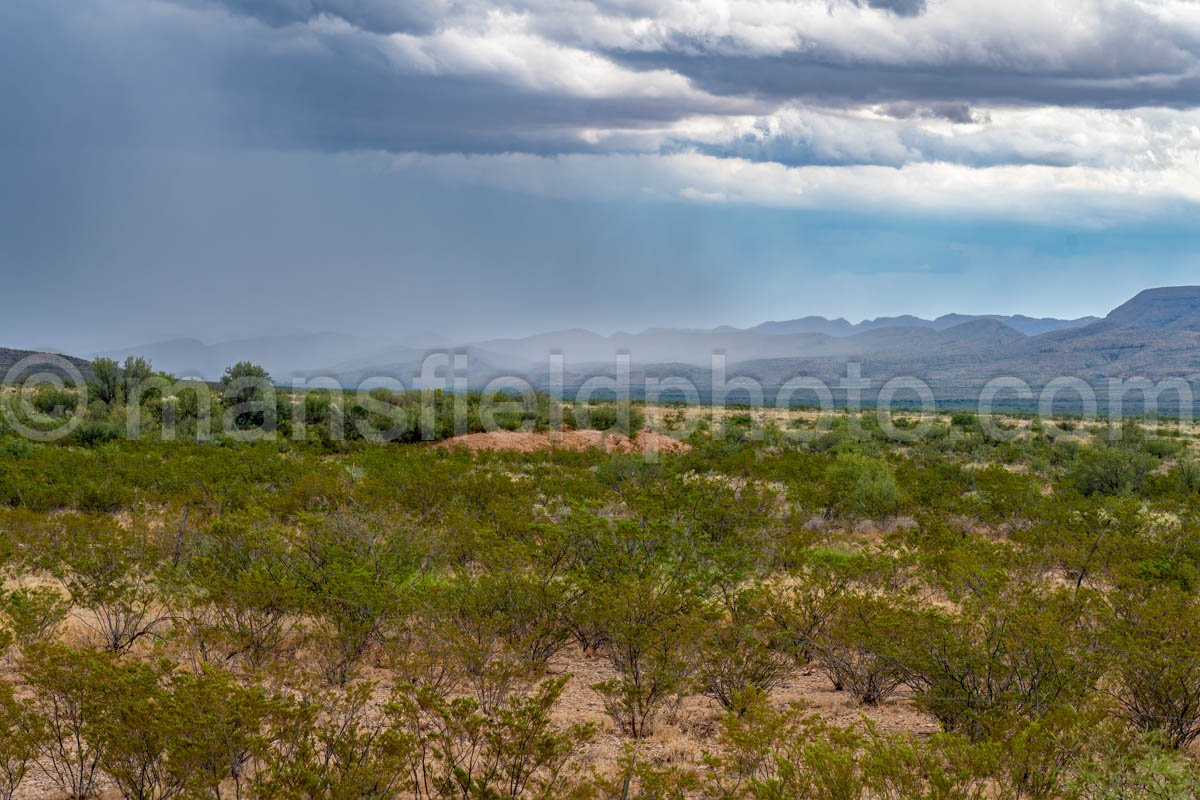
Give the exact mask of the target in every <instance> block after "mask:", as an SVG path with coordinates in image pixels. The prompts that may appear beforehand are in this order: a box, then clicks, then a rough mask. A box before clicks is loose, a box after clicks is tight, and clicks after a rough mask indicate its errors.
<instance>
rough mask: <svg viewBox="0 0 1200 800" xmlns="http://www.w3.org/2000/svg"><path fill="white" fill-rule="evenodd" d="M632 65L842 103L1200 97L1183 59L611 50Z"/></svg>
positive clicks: (753, 92)
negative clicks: (896, 58)
mask: <svg viewBox="0 0 1200 800" xmlns="http://www.w3.org/2000/svg"><path fill="white" fill-rule="evenodd" d="M610 55H611V56H612V57H613V58H615V59H618V60H619V61H621V62H622V63H623V64H626V65H628V66H629V67H631V68H634V69H669V70H673V71H675V72H678V73H680V74H682V75H686V76H687V77H688V78H690V79H692V80H693V81H695V83H696V85H697V86H699V87H700V88H702V89H705V90H706V91H709V92H712V93H714V94H719V95H730V96H752V97H757V98H760V99H763V100H774V101H786V100H796V101H800V102H807V103H812V104H816V105H823V106H830V107H844V106H848V105H855V104H861V103H886V104H895V103H903V102H912V103H915V104H920V105H923V106H925V107H929V106H930V105H931V104H935V103H938V104H944V103H969V104H986V103H998V104H1039V105H1053V106H1086V107H1093V108H1114V109H1121V108H1140V107H1144V106H1153V105H1165V106H1172V107H1178V108H1192V107H1195V106H1196V105H1198V104H1200V76H1198V75H1197V74H1196V73H1195V72H1193V71H1192V69H1191V66H1190V65H1189V66H1188V68H1187V69H1184V67H1183V65H1179V67H1178V73H1177V74H1161V73H1154V74H1142V73H1140V72H1139V73H1134V74H1129V75H1117V76H1114V75H1113V74H1112V71H1111V69H1110V68H1109V67H1108V65H1097V69H1096V71H1095V72H1094V73H1088V72H1086V71H1082V70H1075V71H1071V72H1062V73H1037V72H1026V71H1012V70H997V69H984V68H978V67H961V66H955V67H948V68H945V69H936V70H935V69H930V68H928V67H925V66H914V67H903V66H876V65H871V64H858V65H847V64H837V63H829V62H828V61H825V62H822V61H821V60H819V58H814V57H812V56H809V55H805V56H793V55H788V56H762V57H751V56H739V55H732V56H731V55H722V54H696V53H687V52H663V53H646V52H629V51H613V52H611V53H610Z"/></svg>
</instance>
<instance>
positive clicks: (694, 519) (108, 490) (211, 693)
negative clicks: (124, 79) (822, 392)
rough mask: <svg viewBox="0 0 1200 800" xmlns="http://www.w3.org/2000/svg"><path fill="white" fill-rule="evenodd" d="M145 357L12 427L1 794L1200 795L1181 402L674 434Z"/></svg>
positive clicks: (1197, 630)
mask: <svg viewBox="0 0 1200 800" xmlns="http://www.w3.org/2000/svg"><path fill="white" fill-rule="evenodd" d="M131 370H132V371H133V372H134V373H135V374H139V375H140V376H142V377H145V378H151V377H153V374H152V371H151V370H150V368H149V365H145V364H137V363H132V364H126V365H125V367H124V369H120V368H118V367H117V366H116V365H115V364H111V365H110V364H105V365H101V364H97V365H96V369H95V379H96V381H97V384H99V385H100V392H92V393H90V396H91V397H92V398H93V399H92V402H91V404H90V405H89V406H88V408H87V409H86V413H85V419H84V420H83V421H82V423H81V424H80V425H79V427H77V428H76V429H75V432H74V433H73V434H72V435H71V436H70V437H68V438H67V439H64V440H62V441H60V442H56V443H36V442H34V443H31V442H29V441H27V440H26V439H24V438H21V437H19V436H16V435H15V434H14V433H13V432H12V431H9V430H7V429H5V428H3V427H0V565H2V567H3V571H4V572H3V575H4V585H3V593H2V595H0V622H2V626H3V633H2V634H0V646H2V648H3V661H2V666H0V797H70V798H80V799H82V798H88V797H93V796H98V795H100V794H102V793H109V796H121V797H129V798H214V800H221V798H247V799H249V798H300V797H308V798H329V799H330V800H333V799H334V798H338V799H341V798H391V797H396V798H463V799H464V800H466V799H468V798H470V799H479V800H483V799H485V798H487V799H489V800H490V799H491V798H566V797H576V798H614V800H615V798H622V799H623V800H624V799H625V798H646V799H647V800H649V799H650V798H655V799H656V800H657V799H660V798H661V799H662V800H667V799H668V798H680V799H683V798H702V799H704V800H740V799H741V798H753V799H755V800H782V799H783V798H805V799H808V798H811V799H812V800H874V799H876V798H879V799H886V800H891V799H892V798H894V799H895V800H901V799H904V800H908V799H910V798H928V800H951V799H952V798H953V799H957V798H980V799H981V800H982V799H984V798H1030V799H1033V798H1045V799H1046V800H1051V799H1054V800H1059V799H1063V800H1065V799H1066V798H1072V799H1074V798H1079V799H1080V800H1110V799H1113V798H1162V800H1167V799H1168V798H1172V799H1173V798H1184V797H1193V796H1197V794H1198V793H1200V768H1198V764H1197V761H1196V748H1197V742H1198V741H1200V601H1198V599H1197V591H1200V571H1198V570H1200V479H1198V478H1197V475H1200V462H1198V461H1196V460H1195V456H1194V455H1193V454H1194V451H1195V448H1196V440H1195V434H1194V431H1192V430H1191V429H1190V428H1187V427H1181V426H1178V425H1172V424H1170V423H1157V422H1153V421H1149V420H1140V421H1134V422H1131V423H1128V424H1126V425H1125V426H1123V427H1117V428H1115V429H1114V428H1113V427H1112V426H1110V425H1108V424H1101V423H1084V422H1075V423H1064V424H1059V425H1054V426H1047V425H1043V424H1042V423H1040V422H1037V421H1032V420H1028V419H1019V418H1015V417H1014V418H1011V419H1008V420H1004V421H1003V424H1002V427H1003V428H1004V429H1005V431H1006V432H1008V433H1009V434H1011V435H1006V436H1004V437H1003V438H1002V439H1001V438H999V437H994V436H992V435H989V433H988V432H987V430H986V429H985V427H984V426H981V425H980V424H979V421H978V420H977V419H975V418H974V417H973V416H972V415H970V414H962V413H960V414H955V415H953V416H945V417H942V416H939V417H936V418H934V419H930V420H927V422H928V423H929V431H928V433H927V434H926V435H924V436H922V437H920V438H918V439H916V440H914V441H897V440H896V439H895V437H892V436H889V435H887V434H886V432H885V431H884V430H883V428H882V427H881V426H880V424H879V420H878V419H877V418H876V416H875V415H873V414H862V415H860V416H854V417H849V416H847V415H846V414H839V415H835V417H834V418H833V419H832V420H829V421H827V422H828V423H829V424H827V425H824V426H823V427H822V428H821V429H820V430H819V431H818V430H816V423H815V422H814V420H813V419H812V418H811V415H808V414H805V413H802V412H796V413H795V414H790V415H789V414H787V413H781V414H772V415H765V416H763V415H760V416H759V417H757V418H756V417H755V416H754V415H753V414H752V413H751V412H749V411H741V410H734V411H732V412H731V413H728V414H726V415H724V416H720V417H716V416H714V415H711V414H710V415H708V416H709V418H706V419H702V420H701V421H700V424H698V425H695V426H693V427H694V430H693V432H691V433H690V434H689V436H688V439H687V445H688V448H687V449H680V450H677V451H668V452H662V453H659V454H658V455H657V457H656V458H646V457H644V456H643V455H641V454H639V453H636V452H607V451H605V450H604V449H602V448H593V449H586V450H579V451H573V450H567V449H563V448H553V447H551V448H548V449H545V450H542V451H538V452H503V451H489V452H473V451H471V450H468V449H455V448H445V447H439V446H436V445H434V444H431V443H428V442H424V443H422V442H421V441H420V437H417V436H402V437H399V438H400V441H398V442H395V443H393V444H389V445H374V444H370V443H369V442H367V441H366V439H367V438H368V437H364V436H362V435H361V430H362V425H368V426H374V427H382V426H388V425H392V424H395V421H396V417H395V416H388V414H389V413H390V412H388V410H387V409H389V408H396V407H400V408H405V409H407V418H408V419H409V420H414V419H419V416H420V414H421V413H422V411H423V410H424V409H425V408H428V405H426V406H421V405H420V402H419V400H418V399H416V398H412V399H406V398H400V397H395V396H391V397H388V398H385V397H383V396H382V395H377V396H375V397H372V395H370V394H367V395H362V396H358V395H355V396H352V397H348V398H337V397H334V396H333V395H331V394H323V393H320V392H312V393H307V394H304V395H291V394H287V393H280V395H279V396H278V397H276V398H274V399H273V403H272V405H270V406H269V407H264V403H263V398H262V397H259V396H257V395H256V394H255V390H253V389H247V388H246V385H244V384H239V383H238V381H239V379H240V378H244V377H254V369H253V365H238V366H237V367H235V368H232V369H231V370H230V373H229V375H228V376H227V378H228V380H227V381H225V382H224V385H223V387H222V389H223V390H224V391H223V392H217V395H216V396H217V398H218V400H217V402H216V403H214V404H213V405H214V407H213V408H211V409H204V408H203V407H202V404H197V403H196V402H194V400H195V398H196V397H198V396H199V394H200V393H199V392H191V393H189V392H187V391H186V390H185V391H182V392H181V393H179V394H169V395H165V394H163V393H161V392H155V391H144V390H143V386H142V384H141V382H140V381H139V383H138V384H130V383H127V382H126V380H125V378H126V376H128V375H129V374H130V372H131ZM135 385H136V386H137V390H136V391H131V387H133V386H135ZM72 391H73V390H72V389H71V388H69V387H67V388H60V389H43V390H39V393H38V394H37V395H36V397H35V400H36V408H37V410H38V411H39V413H41V414H42V415H44V416H45V417H46V418H47V419H50V418H53V417H54V416H55V415H56V414H62V413H65V412H64V411H63V409H64V408H69V407H70V406H71V401H72V397H71V394H72ZM189 396H191V397H192V399H191V400H189ZM373 400H374V401H378V402H377V404H373V403H372V401H373ZM385 400H386V401H387V402H385ZM480 400H481V398H479V397H478V396H472V397H468V398H455V397H453V396H450V395H445V396H442V395H438V396H437V397H434V398H433V400H432V402H433V405H432V412H431V413H432V414H433V418H434V421H435V425H434V429H435V430H436V431H437V436H436V437H435V438H437V439H443V438H450V437H452V436H453V434H454V433H455V432H456V430H457V429H456V428H455V422H454V420H455V418H456V417H455V414H460V413H464V412H465V413H466V415H467V423H466V428H467V430H468V431H477V430H481V429H482V428H483V427H484V425H483V423H482V421H480V419H479V414H480V409H481V406H483V405H486V404H483V403H481V402H480ZM510 400H512V398H510ZM408 403H411V405H405V404H408ZM131 407H132V409H133V411H132V413H133V414H135V415H137V416H138V417H139V418H142V417H144V418H145V422H146V423H147V424H146V429H147V430H152V431H155V432H156V435H148V436H142V437H141V438H139V439H137V440H131V439H129V438H127V437H125V436H123V435H122V431H123V430H124V429H125V428H124V426H125V425H126V422H127V420H128V419H129V417H130V413H131V412H130V409H131ZM484 410H485V412H487V413H491V410H489V409H484ZM590 411H592V413H590V414H589V415H587V416H588V417H589V421H588V424H591V425H592V426H594V427H610V426H611V427H615V426H617V424H618V423H619V421H620V418H621V417H622V416H623V415H624V412H625V410H623V409H616V408H614V407H612V406H609V405H605V404H600V405H598V406H597V407H596V409H590ZM691 411H692V410H691V409H683V408H680V407H673V408H641V407H635V408H634V409H632V411H631V412H630V413H629V414H628V416H629V419H630V420H632V421H633V423H632V424H634V425H636V426H637V427H638V428H640V427H642V426H643V425H645V426H650V427H654V428H658V429H661V430H662V431H663V432H666V433H669V432H670V429H671V428H672V427H674V428H681V427H682V423H683V419H684V417H685V416H686V414H687V413H690V412H691ZM204 413H211V414H214V415H215V414H229V415H231V419H233V421H234V423H235V424H234V427H235V428H236V429H238V430H249V429H252V428H261V427H262V426H264V425H268V426H270V425H274V426H276V427H277V428H280V429H283V428H287V427H289V426H294V425H296V424H298V423H299V424H303V425H305V426H306V430H305V432H304V435H303V436H301V437H294V436H288V437H274V438H269V439H259V440H252V439H253V437H250V438H247V437H239V436H228V435H221V434H214V435H212V436H209V437H201V436H198V435H197V431H198V429H197V427H196V426H197V423H198V421H199V419H200V418H201V416H202V415H203V414H204ZM499 414H500V415H501V420H500V422H501V423H502V424H501V427H507V428H511V429H516V428H519V427H521V426H522V425H526V426H529V427H530V428H531V429H533V430H538V429H543V430H544V429H546V428H547V427H549V425H550V414H551V410H550V406H549V404H548V403H547V402H546V399H545V398H542V397H538V396H534V397H531V398H524V399H522V400H520V402H519V403H516V404H515V405H510V406H509V407H506V408H505V409H504V410H502V411H500V412H499ZM505 415H507V416H505ZM164 417H165V418H166V419H167V420H168V421H169V422H171V423H172V424H173V432H174V433H173V438H172V437H165V436H163V435H161V431H163V430H164V429H165V428H164V425H163V419H164ZM570 417H571V415H568V420H567V422H568V423H570V422H571V419H570ZM356 420H357V421H358V422H359V423H361V425H356V424H355V421H356ZM893 423H894V425H893V426H894V427H896V428H901V429H903V428H904V427H905V426H908V425H911V424H912V420H909V421H905V420H902V419H898V420H894V421H893ZM4 424H5V423H0V426H3V425H4ZM579 424H581V425H583V424H585V423H583V422H580V423H579ZM852 429H854V430H858V431H860V432H862V433H861V435H851V431H852ZM334 430H341V431H342V432H343V434H344V435H341V436H334V435H331V434H330V431H334ZM797 430H804V431H813V432H814V435H812V436H805V437H803V440H801V439H799V438H798V437H796V436H793V435H791V434H792V433H794V432H795V431H797ZM356 432H358V433H359V435H355V433H356ZM634 432H635V431H632V430H629V429H627V430H626V431H625V433H626V434H629V433H634Z"/></svg>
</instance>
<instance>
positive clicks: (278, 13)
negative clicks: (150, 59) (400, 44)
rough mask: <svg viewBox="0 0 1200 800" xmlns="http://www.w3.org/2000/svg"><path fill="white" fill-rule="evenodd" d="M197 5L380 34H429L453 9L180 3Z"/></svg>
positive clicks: (375, 1)
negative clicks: (335, 22) (323, 21)
mask: <svg viewBox="0 0 1200 800" xmlns="http://www.w3.org/2000/svg"><path fill="white" fill-rule="evenodd" d="M177 2H180V3H184V4H188V5H193V6H202V5H215V6H224V7H225V8H227V9H229V10H230V11H232V12H233V13H235V14H241V15H244V16H247V17H253V18H254V19H257V20H260V21H262V22H265V23H266V24H268V25H273V26H283V25H294V24H297V23H304V22H309V21H310V20H313V19H316V18H317V17H320V16H322V15H325V16H330V17H335V18H337V19H342V20H345V21H346V22H348V23H349V24H351V25H353V26H355V27H356V28H361V29H363V30H367V31H374V32H376V33H399V32H406V33H425V32H428V31H429V30H431V29H432V28H433V27H434V26H435V25H436V24H437V21H438V19H439V17H440V16H441V15H442V14H444V13H445V12H446V11H447V10H448V7H449V5H450V4H449V3H448V2H445V1H444V0H177Z"/></svg>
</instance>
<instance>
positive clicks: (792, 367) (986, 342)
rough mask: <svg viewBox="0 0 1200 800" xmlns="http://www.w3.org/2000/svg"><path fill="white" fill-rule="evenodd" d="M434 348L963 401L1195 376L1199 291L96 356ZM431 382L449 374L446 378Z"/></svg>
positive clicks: (488, 359) (526, 365) (475, 369)
mask: <svg viewBox="0 0 1200 800" xmlns="http://www.w3.org/2000/svg"><path fill="white" fill-rule="evenodd" d="M430 352H441V353H446V352H453V353H456V354H459V355H462V356H465V357H466V363H467V370H466V376H467V378H468V384H469V385H470V386H471V388H475V389H478V388H482V387H483V386H484V385H485V384H486V382H487V381H488V380H490V379H492V378H494V377H497V376H502V375H506V376H518V377H523V378H526V379H529V380H530V381H531V382H533V383H534V384H535V385H537V386H544V385H546V383H547V382H548V381H549V379H550V377H549V376H550V373H549V365H550V358H551V356H552V355H554V354H560V355H561V356H562V361H563V362H564V365H565V374H564V380H565V383H566V385H567V386H573V385H578V384H580V383H582V382H583V381H584V380H586V379H587V378H589V377H593V376H597V375H611V374H613V373H614V370H615V364H616V360H617V357H618V355H620V354H627V355H628V357H629V360H630V362H631V363H632V371H633V373H634V380H635V386H636V385H640V380H641V379H642V378H644V377H659V378H663V377H671V376H677V377H683V378H687V379H689V380H692V381H693V382H696V383H697V384H698V385H706V384H707V383H708V381H709V379H710V376H711V369H712V367H713V357H714V355H718V356H721V357H723V358H724V363H725V371H726V375H727V376H728V377H729V378H732V377H734V376H749V377H754V378H756V379H758V380H759V381H760V382H762V383H763V384H764V385H767V386H778V385H779V384H781V383H783V382H784V381H786V380H788V379H790V378H792V377H796V376H801V375H808V376H813V377H818V378H821V379H823V380H836V379H837V378H839V377H842V376H844V375H845V374H846V367H847V364H848V363H849V362H857V363H859V364H861V369H862V373H863V375H864V376H865V377H867V378H869V379H870V380H872V381H873V382H875V385H878V383H879V382H881V381H883V380H886V379H887V378H889V377H893V376H897V375H911V376H914V377H918V378H921V379H923V380H925V381H926V382H928V383H929V384H931V385H932V386H933V387H934V389H935V391H936V392H937V393H938V394H939V395H942V396H946V397H950V396H955V395H956V394H959V393H961V394H962V395H963V396H964V397H965V396H967V395H968V394H969V391H968V390H971V389H973V388H977V387H978V386H981V385H982V384H983V383H985V382H986V381H987V380H990V379H991V378H994V377H999V376H1014V377H1019V378H1021V379H1023V380H1026V381H1027V382H1029V383H1030V384H1032V385H1035V386H1036V385H1039V384H1044V383H1045V382H1047V381H1049V380H1051V379H1053V378H1055V377H1059V376H1072V377H1080V378H1083V379H1085V380H1087V381H1089V382H1093V383H1094V382H1099V381H1103V380H1104V379H1106V378H1129V377H1134V376H1138V377H1147V378H1151V379H1160V378H1164V377H1173V376H1183V377H1190V376H1193V375H1195V374H1200V286H1183V287H1168V288H1158V289H1148V290H1146V291H1143V292H1141V293H1140V294H1138V295H1137V296H1136V297H1134V298H1132V299H1131V300H1129V301H1128V302H1126V303H1124V304H1122V305H1121V306H1119V307H1117V308H1115V309H1113V310H1112V311H1111V312H1110V313H1109V314H1108V315H1107V316H1105V317H1103V318H1097V317H1084V318H1080V319H1054V318H1041V319H1035V318H1031V317H1025V316H998V315H965V314H947V315H945V316H941V317H938V318H937V319H933V320H929V319H922V318H919V317H914V316H898V317H881V318H878V319H874V320H867V321H864V322H860V323H857V324H852V323H850V322H848V321H846V320H844V319H826V318H824V317H803V318H798V319H793V320H784V321H773V322H765V323H763V324H761V325H756V326H754V327H752V328H744V329H740V328H733V327H729V326H722V327H717V328H711V329H675V328H651V329H648V330H645V331H642V332H640V333H615V334H612V335H609V336H604V335H601V334H598V333H594V332H592V331H589V330H584V329H572V330H564V331H554V332H549V333H542V334H537V335H533V336H526V337H519V338H502V339H490V340H484V341H477V342H465V343H452V342H448V341H445V340H440V339H438V338H437V337H434V336H432V335H426V336H422V337H419V338H418V339H413V340H410V341H407V342H401V343H395V344H390V345H379V344H377V343H376V344H373V343H371V342H369V341H367V340H364V339H361V338H358V337H354V336H348V335H345V334H337V333H321V334H308V335H303V336H275V337H264V338H259V339H244V340H238V341H230V342H222V343H217V344H205V343H203V342H200V341H198V340H194V339H174V340H168V341H163V342H157V343H152V344H147V345H142V346H138V347H132V348H125V349H121V350H115V351H108V352H104V353H96V354H92V356H91V357H96V356H100V355H104V356H109V357H114V358H117V359H121V358H124V357H125V356H126V355H143V356H145V357H147V358H149V359H150V360H151V361H152V362H153V363H154V365H155V367H156V368H158V369H163V370H166V371H169V372H172V373H174V374H177V375H180V376H189V377H202V378H205V379H207V380H216V379H217V378H219V377H220V374H221V372H222V371H223V370H224V368H225V367H226V366H228V365H229V364H232V363H234V362H236V361H242V360H248V361H254V362H256V363H260V364H262V365H263V366H265V367H266V368H267V369H268V370H269V371H270V372H271V374H272V375H273V376H274V377H275V378H276V380H277V381H279V382H280V383H281V384H285V385H286V384H289V383H290V382H291V381H292V380H293V379H298V378H313V377H317V376H320V377H331V378H335V379H337V380H339V381H341V382H342V383H343V384H344V385H359V384H360V383H361V382H362V381H363V380H364V379H366V378H370V377H379V376H387V377H390V378H394V379H398V380H400V381H401V382H402V383H403V384H404V385H405V386H410V387H411V386H412V385H413V380H414V377H415V376H416V375H418V374H419V373H420V371H421V364H422V361H423V359H424V358H425V356H426V354H428V353H430ZM20 356H21V352H20V351H7V350H0V368H6V367H5V365H6V364H10V363H13V362H15V361H16V360H17V359H18V358H19V357H20ZM438 374H439V375H445V374H446V370H445V368H444V367H443V368H442V369H441V370H439V373H438Z"/></svg>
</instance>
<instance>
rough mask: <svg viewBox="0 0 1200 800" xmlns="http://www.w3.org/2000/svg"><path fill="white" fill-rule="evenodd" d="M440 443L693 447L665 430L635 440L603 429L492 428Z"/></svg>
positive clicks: (626, 449) (514, 447)
mask: <svg viewBox="0 0 1200 800" xmlns="http://www.w3.org/2000/svg"><path fill="white" fill-rule="evenodd" d="M439 446H441V447H449V448H464V449H467V450H470V451H472V452H480V451H485V450H491V451H499V450H507V451H511V452H517V453H534V452H538V451H541V450H551V449H555V448H558V449H562V450H591V449H593V448H603V449H604V450H607V451H608V452H610V453H612V452H620V453H644V452H647V451H652V450H653V451H657V452H660V453H682V452H686V451H688V450H691V449H692V448H691V446H690V445H688V444H687V443H685V442H681V441H678V440H677V439H674V438H672V437H670V436H668V435H667V434H665V433H652V432H650V431H641V432H640V433H638V434H636V435H635V436H634V437H633V439H630V438H629V437H628V436H626V435H624V434H622V433H605V432H603V431H594V430H580V431H555V432H540V433H539V432H534V431H492V432H489V433H468V434H466V435H465V436H456V437H454V438H452V439H447V440H446V441H444V442H440V443H439Z"/></svg>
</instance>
